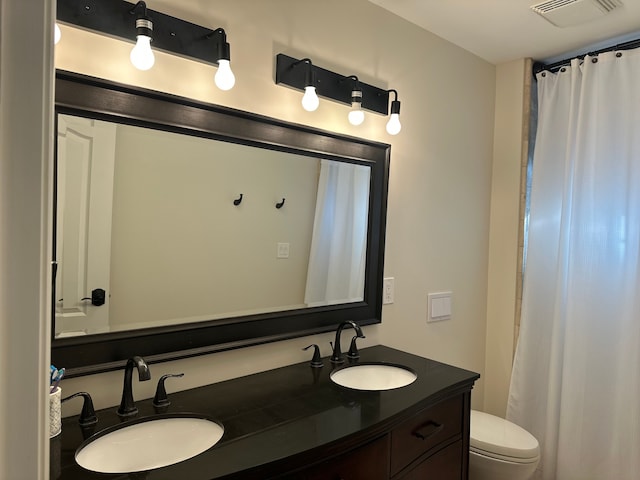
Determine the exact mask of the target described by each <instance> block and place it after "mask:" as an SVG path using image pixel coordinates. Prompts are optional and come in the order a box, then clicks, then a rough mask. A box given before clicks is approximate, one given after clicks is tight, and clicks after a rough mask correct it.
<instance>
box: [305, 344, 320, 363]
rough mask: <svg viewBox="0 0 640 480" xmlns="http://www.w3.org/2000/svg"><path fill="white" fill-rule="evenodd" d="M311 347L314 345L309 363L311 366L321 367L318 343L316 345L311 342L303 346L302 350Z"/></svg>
mask: <svg viewBox="0 0 640 480" xmlns="http://www.w3.org/2000/svg"><path fill="white" fill-rule="evenodd" d="M311 347H314V350H313V358H312V359H311V363H310V365H311V366H312V367H313V368H321V367H323V366H324V364H323V363H322V358H321V357H320V347H318V345H316V344H315V343H312V344H311V345H309V346H308V347H305V348H303V349H302V350H309V349H310V348H311Z"/></svg>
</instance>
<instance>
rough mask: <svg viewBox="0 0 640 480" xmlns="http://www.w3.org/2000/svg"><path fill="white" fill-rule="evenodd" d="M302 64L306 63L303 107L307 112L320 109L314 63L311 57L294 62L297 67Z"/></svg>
mask: <svg viewBox="0 0 640 480" xmlns="http://www.w3.org/2000/svg"><path fill="white" fill-rule="evenodd" d="M300 64H305V65H306V68H305V71H304V95H303V96H302V108H304V109H305V110H306V111H307V112H314V111H316V110H317V109H318V106H319V105H320V100H319V99H318V94H317V93H316V82H315V75H314V74H313V63H311V60H310V59H308V58H303V59H302V60H298V61H297V62H296V63H294V64H293V65H292V67H297V66H298V65H300Z"/></svg>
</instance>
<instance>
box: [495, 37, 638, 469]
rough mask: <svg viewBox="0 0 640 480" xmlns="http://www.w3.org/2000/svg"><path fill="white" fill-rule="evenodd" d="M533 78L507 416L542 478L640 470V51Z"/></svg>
mask: <svg viewBox="0 0 640 480" xmlns="http://www.w3.org/2000/svg"><path fill="white" fill-rule="evenodd" d="M595 59H596V57H593V58H591V57H586V58H585V59H584V62H583V63H581V62H579V61H578V60H574V61H573V62H572V63H571V66H570V67H568V68H567V69H566V71H564V72H560V73H558V74H552V73H549V72H546V73H541V74H538V113H539V117H538V131H537V138H536V143H535V152H534V159H533V177H532V191H531V210H530V217H529V237H528V252H527V263H526V267H525V278H524V290H523V303H522V318H521V330H520V339H519V343H518V347H517V351H516V356H515V361H514V367H513V375H512V379H511V389H510V393H509V402H508V411H507V418H508V419H510V420H511V421H514V422H515V423H518V424H519V425H521V426H523V427H524V428H526V429H527V430H529V431H530V432H531V433H532V434H533V435H534V436H535V437H536V438H537V439H538V440H539V442H540V444H541V452H542V458H541V462H540V464H539V468H538V471H537V472H536V475H537V477H535V478H541V479H545V480H632V479H634V480H635V479H638V478H640V252H639V250H640V49H636V50H629V51H624V52H618V53H616V52H610V53H605V54H600V55H599V56H598V57H597V60H596V61H595V62H594V60H595Z"/></svg>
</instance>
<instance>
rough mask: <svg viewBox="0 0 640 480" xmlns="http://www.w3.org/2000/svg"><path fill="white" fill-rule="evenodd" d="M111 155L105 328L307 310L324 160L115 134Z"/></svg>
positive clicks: (141, 132) (129, 130) (181, 138)
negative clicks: (282, 250) (281, 252)
mask: <svg viewBox="0 0 640 480" xmlns="http://www.w3.org/2000/svg"><path fill="white" fill-rule="evenodd" d="M115 157H116V161H115V175H114V202H113V225H112V232H113V235H112V249H111V253H112V255H111V288H110V289H109V291H110V311H109V316H110V320H111V321H110V326H111V327H112V328H115V329H126V328H142V327H144V326H154V325H157V324H158V323H157V322H158V321H160V322H163V321H169V320H172V319H177V320H182V321H185V322H186V321H197V320H199V319H210V318H215V316H218V317H222V318H225V317H228V316H230V315H231V314H238V313H239V312H246V313H253V312H260V311H268V310H269V309H272V308H276V307H289V308H300V307H301V306H303V305H304V293H305V286H306V280H307V267H308V264H309V251H310V249H311V234H312V231H313V219H314V215H315V206H316V196H317V190H318V175H319V172H320V170H319V169H320V161H319V159H316V158H310V157H301V156H299V155H294V154H290V153H283V152H278V151H274V150H266V149H258V148H253V147H248V146H245V145H237V144H233V143H228V142H222V141H214V140H210V139H206V138H197V137H187V136H185V135H178V134H171V133H168V132H160V131H155V130H150V129H143V128H138V127H131V126H122V125H121V126H119V127H118V129H117V138H116V155H115ZM257 157H259V161H256V159H257ZM240 193H243V201H242V203H241V204H240V205H239V206H235V205H234V204H233V200H234V199H236V198H238V197H239V195H240ZM282 198H285V199H286V202H285V208H282V209H277V208H276V207H275V204H276V202H279V201H280V200H281V199H282ZM278 242H286V243H289V245H290V252H289V257H288V258H286V259H283V258H277V255H276V253H277V244H278Z"/></svg>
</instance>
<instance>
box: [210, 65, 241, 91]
mask: <svg viewBox="0 0 640 480" xmlns="http://www.w3.org/2000/svg"><path fill="white" fill-rule="evenodd" d="M214 81H215V82H216V85H217V86H218V88H219V89H220V90H231V89H232V88H233V86H234V85H235V84H236V77H235V75H234V74H233V72H232V71H231V64H230V62H229V60H224V59H220V60H218V71H217V72H216V75H215V78H214Z"/></svg>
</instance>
